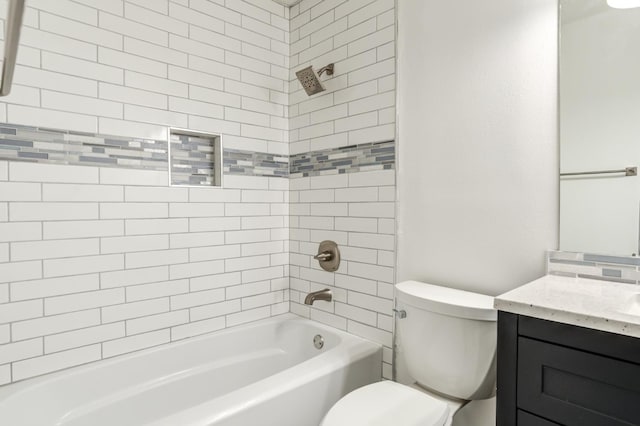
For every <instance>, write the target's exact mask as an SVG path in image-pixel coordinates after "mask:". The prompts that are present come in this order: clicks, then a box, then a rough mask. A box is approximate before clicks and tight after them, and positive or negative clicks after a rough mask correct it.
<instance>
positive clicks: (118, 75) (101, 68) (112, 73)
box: [42, 52, 124, 106]
mask: <svg viewBox="0 0 640 426" xmlns="http://www.w3.org/2000/svg"><path fill="white" fill-rule="evenodd" d="M42 68H44V69H47V70H51V71H56V72H59V73H64V74H71V75H75V76H78V77H84V78H88V79H91V80H99V81H104V82H109V83H114V84H122V83H123V81H124V71H123V70H122V69H119V68H116V67H111V66H108V65H103V64H99V63H96V62H94V61H87V60H84V59H77V58H72V57H69V56H66V55H59V54H57V53H51V52H42ZM43 106H44V105H43Z"/></svg>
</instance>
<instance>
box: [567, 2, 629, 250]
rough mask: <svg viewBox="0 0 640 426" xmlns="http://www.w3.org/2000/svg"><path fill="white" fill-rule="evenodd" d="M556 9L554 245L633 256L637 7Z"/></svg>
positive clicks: (581, 4)
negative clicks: (557, 228) (557, 130)
mask: <svg viewBox="0 0 640 426" xmlns="http://www.w3.org/2000/svg"><path fill="white" fill-rule="evenodd" d="M609 3H612V4H613V5H615V3H622V4H623V5H627V6H629V5H632V3H635V4H636V5H637V6H640V2H638V1H637V0H609ZM560 16H561V25H560V173H561V175H560V250H565V251H577V252H587V253H601V254H613V255H631V256H635V255H637V254H638V252H639V250H640V249H639V241H640V234H639V231H640V177H638V176H637V175H635V174H634V170H633V167H640V7H635V8H628V9H616V8H613V7H610V6H609V5H608V3H607V0H560ZM626 168H631V169H630V170H628V171H626V172H625V169H626Z"/></svg>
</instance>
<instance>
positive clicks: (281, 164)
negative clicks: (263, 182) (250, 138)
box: [223, 149, 289, 178]
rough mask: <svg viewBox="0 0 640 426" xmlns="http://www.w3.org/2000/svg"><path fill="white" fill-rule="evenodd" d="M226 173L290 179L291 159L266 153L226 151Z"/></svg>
mask: <svg viewBox="0 0 640 426" xmlns="http://www.w3.org/2000/svg"><path fill="white" fill-rule="evenodd" d="M223 167H224V173H225V174H229V175H243V176H270V177H282V178H287V177H289V157H288V156H286V155H277V154H268V153H266V152H251V151H241V150H238V149H225V150H224V159H223Z"/></svg>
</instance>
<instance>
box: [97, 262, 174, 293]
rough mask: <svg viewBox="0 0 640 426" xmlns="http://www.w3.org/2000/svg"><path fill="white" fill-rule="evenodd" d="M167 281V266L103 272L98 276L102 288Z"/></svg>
mask: <svg viewBox="0 0 640 426" xmlns="http://www.w3.org/2000/svg"><path fill="white" fill-rule="evenodd" d="M168 279H169V267H168V266H155V267H151V268H140V269H127V270H124V271H112V272H103V273H102V274H101V275H100V285H101V287H102V288H113V287H126V286H130V285H137V284H147V283H153V282H160V281H166V280H168Z"/></svg>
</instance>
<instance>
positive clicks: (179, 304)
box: [171, 288, 225, 310]
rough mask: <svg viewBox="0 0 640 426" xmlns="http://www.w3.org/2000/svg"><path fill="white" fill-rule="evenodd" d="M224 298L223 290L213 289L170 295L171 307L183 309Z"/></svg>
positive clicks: (219, 300)
mask: <svg viewBox="0 0 640 426" xmlns="http://www.w3.org/2000/svg"><path fill="white" fill-rule="evenodd" d="M223 300H225V290H224V289H222V288H221V289H215V290H206V291H196V292H191V293H188V294H182V295H178V296H172V297H171V309H173V310H177V309H185V308H192V307H194V306H201V305H208V304H211V303H217V302H221V301H223Z"/></svg>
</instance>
